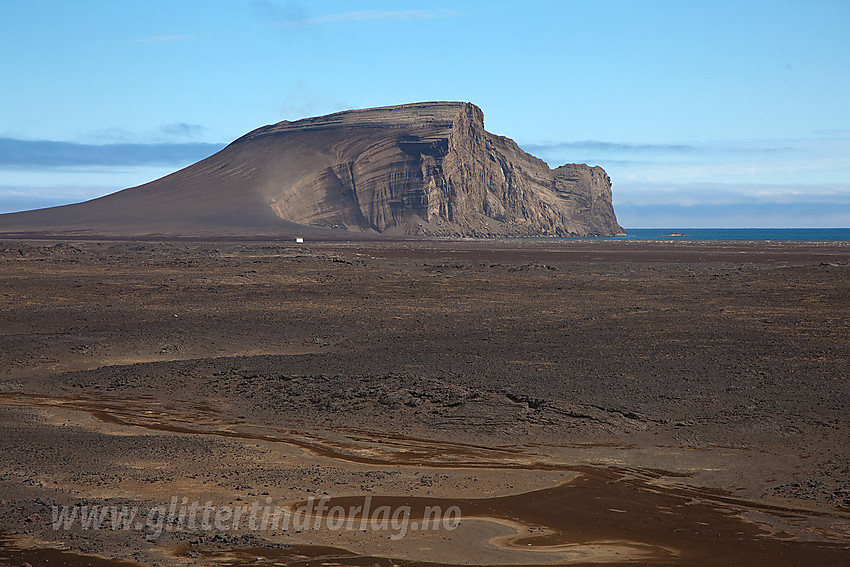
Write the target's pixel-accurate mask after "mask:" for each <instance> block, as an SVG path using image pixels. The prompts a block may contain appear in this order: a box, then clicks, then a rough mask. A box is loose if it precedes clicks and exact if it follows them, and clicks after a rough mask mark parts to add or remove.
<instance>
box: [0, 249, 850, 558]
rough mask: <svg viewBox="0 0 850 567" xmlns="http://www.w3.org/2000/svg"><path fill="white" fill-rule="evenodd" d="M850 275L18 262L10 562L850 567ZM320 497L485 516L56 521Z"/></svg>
mask: <svg viewBox="0 0 850 567" xmlns="http://www.w3.org/2000/svg"><path fill="white" fill-rule="evenodd" d="M848 270H850V249H848V246H847V245H846V243H755V244H740V243H704V242H702V243H701V242H693V243H692V242H664V243H643V242H622V241H619V242H615V241H567V242H563V241H554V242H553V241H525V240H520V241H516V240H504V241H463V242H450V241H445V242H442V241H439V242H438V241H405V242H380V241H379V242H366V241H361V242H350V243H343V242H336V243H334V242H325V243H315V242H312V243H311V242H307V243H305V244H303V245H296V244H294V243H281V242H271V241H268V242H248V241H244V242H224V241H209V242H200V241H193V242H185V241H183V242H181V241H96V240H89V241H76V242H58V241H38V242H33V241H30V242H28V241H20V240H19V241H7V242H3V243H0V290H2V291H0V302H2V303H0V307H1V308H0V330H2V332H0V432H2V435H0V499H2V507H0V565H16V566H19V565H20V564H21V563H23V562H29V563H31V564H32V565H37V564H38V565H40V564H43V560H45V559H47V560H48V562H49V563H50V564H57V563H58V564H65V565H79V566H81V567H83V566H85V565H89V564H96V565H99V566H103V567H106V566H107V565H113V566H115V567H118V566H119V565H122V564H120V563H117V562H115V561H112V562H99V561H98V560H96V559H92V558H91V557H90V556H87V555H81V554H92V553H94V554H99V555H101V556H104V557H107V558H109V559H112V560H119V559H120V560H131V561H138V562H140V563H142V564H144V565H169V566H172V565H173V566H175V567H176V566H178V565H179V566H184V565H211V564H216V565H229V566H233V567H236V566H242V565H244V566H248V565H253V566H264V565H270V564H284V565H304V566H307V565H319V564H322V563H334V564H340V565H385V566H387V567H389V566H391V565H408V566H415V565H434V564H441V565H459V564H470V563H474V564H477V565H552V564H596V565H599V564H608V565H625V564H634V563H636V562H637V563H644V564H664V565H671V564H672V565H731V564H746V565H764V566H770V567H779V566H783V565H788V566H792V565H802V564H812V565H820V566H826V565H834V566H841V565H846V564H847V561H848V558H850V468H848V462H850V420H848V417H847V416H848V412H847V410H848V407H850V376H848V371H847V369H848V367H850V364H848V362H849V361H850V342H848V336H850V328H848V322H849V321H850V299H848V296H847V293H846V283H847V281H848ZM312 496H328V497H329V498H331V499H332V500H331V502H332V503H337V502H339V503H350V502H352V501H357V499H361V500H362V499H363V498H364V497H365V496H371V497H373V498H375V499H376V500H375V501H376V502H380V503H387V504H388V505H389V504H394V503H395V504H398V503H407V504H410V505H411V506H413V507H414V510H418V509H419V508H421V507H422V506H424V505H427V504H434V503H439V504H440V505H441V506H443V507H444V508H445V507H447V506H449V505H455V506H458V507H459V508H460V509H461V510H462V511H463V520H462V521H461V524H460V527H459V528H458V529H457V530H454V531H438V532H427V533H425V532H422V531H419V532H415V533H410V534H408V535H407V536H406V537H404V538H402V539H397V540H393V539H391V538H390V535H391V534H390V533H388V532H386V531H383V532H382V531H374V530H356V531H332V530H313V529H293V528H290V529H285V530H256V529H255V530H252V529H248V528H247V527H244V526H243V527H242V528H240V529H239V530H227V529H220V530H191V529H187V528H185V527H183V528H180V529H173V530H169V531H167V532H166V533H162V534H159V535H157V537H149V536H150V535H151V534H150V533H149V530H148V531H145V530H142V529H140V530H129V531H128V530H120V529H119V530H113V529H111V528H105V529H101V530H93V529H83V528H81V527H80V526H79V525H76V526H72V527H71V528H69V529H59V530H56V529H53V527H52V513H53V512H52V509H53V508H52V507H53V506H61V505H67V506H73V505H77V506H81V505H86V506H107V505H113V506H136V505H138V506H141V507H142V509H143V510H144V509H150V508H151V507H155V506H156V505H159V504H160V503H163V502H166V503H167V502H168V501H169V499H171V498H173V497H179V498H187V499H189V500H192V499H198V500H200V501H206V500H210V501H212V502H214V503H215V504H216V505H226V506H239V505H247V504H249V503H251V502H252V501H255V500H257V499H262V500H263V501H265V500H264V499H266V498H269V499H274V501H275V502H287V503H297V502H303V501H305V500H306V499H308V498H310V497H312ZM45 548H47V550H45ZM58 550H64V551H58Z"/></svg>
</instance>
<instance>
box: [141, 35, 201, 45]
mask: <svg viewBox="0 0 850 567" xmlns="http://www.w3.org/2000/svg"><path fill="white" fill-rule="evenodd" d="M191 39H192V36H189V35H154V36H150V37H141V38H138V39H133V40H131V41H132V42H133V43H168V42H175V41H189V40H191Z"/></svg>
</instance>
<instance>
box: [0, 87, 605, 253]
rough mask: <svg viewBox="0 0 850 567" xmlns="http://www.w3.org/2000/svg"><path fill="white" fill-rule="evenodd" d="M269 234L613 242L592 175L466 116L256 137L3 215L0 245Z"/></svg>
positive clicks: (408, 109) (452, 110) (384, 118)
mask: <svg viewBox="0 0 850 567" xmlns="http://www.w3.org/2000/svg"><path fill="white" fill-rule="evenodd" d="M39 225H40V226H44V225H49V228H50V229H51V231H53V232H57V231H59V232H62V231H65V232H76V233H80V232H92V233H98V232H99V233H104V234H111V233H126V234H140V233H156V234H211V233H220V234H256V235H262V234H275V233H285V232H291V231H293V230H297V229H298V227H299V226H302V227H312V229H316V230H319V229H332V230H335V231H357V232H369V233H384V234H390V235H429V236H540V235H545V236H579V235H581V236H584V235H613V234H617V233H620V232H622V229H621V228H620V227H619V225H618V224H617V220H616V217H615V215H614V210H613V207H612V205H611V183H610V180H609V178H608V176H607V174H606V173H605V171H604V170H602V169H601V168H599V167H593V168H591V167H588V166H586V165H564V166H561V167H559V168H557V169H555V170H551V169H550V168H549V167H548V166H547V165H546V163H544V162H543V161H541V160H539V159H537V158H535V157H533V156H531V155H529V154H527V153H525V152H523V151H522V150H521V149H520V148H519V147H518V146H517V145H516V144H515V143H514V142H513V141H512V140H510V139H508V138H503V137H500V136H495V135H493V134H490V133H489V132H487V131H485V130H484V117H483V113H482V112H481V110H480V109H479V108H478V107H476V106H474V105H472V104H469V103H459V102H436V103H421V104H409V105H402V106H394V107H385V108H375V109H368V110H354V111H346V112H340V113H336V114H331V115H328V116H322V117H317V118H308V119H305V120H299V121H296V122H281V123H278V124H274V125H271V126H266V127H263V128H259V129H257V130H254V131H253V132H250V133H248V134H246V135H245V136H243V137H242V138H239V139H238V140H236V141H235V142H233V143H232V144H230V145H229V146H227V147H226V148H225V149H223V150H222V151H221V152H219V153H217V154H215V155H214V156H211V157H209V158H207V159H205V160H203V161H201V162H199V163H197V164H195V165H193V166H190V167H188V168H186V169H183V170H181V171H178V172H176V173H174V174H172V175H169V176H167V177H164V178H162V179H159V180H157V181H154V182H151V183H148V184H146V185H142V186H140V187H135V188H132V189H127V190H124V191H120V192H118V193H115V194H112V195H108V196H106V197H103V198H101V199H95V200H93V201H89V202H86V203H81V204H78V205H70V206H66V207H56V208H53V209H44V210H41V211H33V212H28V213H16V214H14V215H0V231H6V232H9V231H14V230H16V229H17V230H26V228H25V227H29V228H30V229H31V230H35V229H34V228H33V227H37V226H39Z"/></svg>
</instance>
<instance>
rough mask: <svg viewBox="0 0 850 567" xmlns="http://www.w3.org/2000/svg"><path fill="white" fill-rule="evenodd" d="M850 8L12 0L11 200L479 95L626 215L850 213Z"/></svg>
mask: <svg viewBox="0 0 850 567" xmlns="http://www.w3.org/2000/svg"><path fill="white" fill-rule="evenodd" d="M848 29H850V2H848V1H845V0H835V1H817V0H815V1H805V2H804V1H802V0H801V1H799V2H783V1H781V0H773V1H764V2H762V1H756V0H753V1H744V2H740V1H737V2H723V1H716V0H714V1H705V2H700V1H686V0H681V1H675V2H656V1H651V0H645V1H641V2H637V1H621V2H617V1H604V0H602V1H578V0H563V1H536V2H535V1H533V0H532V1H525V2H520V1H517V2H507V1H496V0H490V1H481V2H474V1H468V2H464V1H460V0H456V1H454V2H443V1H440V0H432V1H429V2H427V3H425V2H403V1H395V2H380V1H363V2H355V1H350V2H342V1H336V2H331V1H303V2H296V1H292V2H290V1H286V0H229V1H227V0H223V1H221V2H210V1H209V0H197V1H196V0H180V1H174V0H169V1H160V0H144V1H136V0H121V1H117V0H114V1H112V0H111V1H107V0H103V1H85V0H74V1H68V0H53V1H51V0H0V32H2V33H0V54H2V56H0V77H2V82H0V212H9V211H14V210H22V209H28V208H35V207H40V206H51V205H56V204H62V203H69V202H76V201H80V200H85V199H89V198H93V197H97V196H100V195H103V194H107V193H111V192H113V191H116V190H119V189H122V188H125V187H130V186H134V185H138V184H141V183H144V182H146V181H150V180H153V179H155V178H157V177H161V176H162V175H165V174H167V173H170V172H172V171H174V170H176V169H179V168H181V167H184V166H186V165H189V164H191V163H193V162H195V161H197V160H199V159H201V158H203V157H205V156H207V155H210V154H211V153H213V152H215V151H216V150H217V149H219V148H221V147H223V146H224V145H225V144H226V143H228V142H230V141H232V140H233V139H235V138H237V137H239V136H241V135H242V134H244V133H246V132H248V131H250V130H253V129H254V128H257V127H259V126H262V125H265V124H270V123H274V122H278V121H280V120H294V119H298V118H303V117H307V116H314V115H320V114H326V113H329V112H335V111H338V110H342V109H348V108H364V107H372V106H383V105H390V104H401V103H405V102H416V101H425V100H465V101H471V102H473V103H475V104H477V105H478V106H480V107H481V108H482V109H483V110H484V114H485V124H486V127H487V129H488V130H489V131H491V132H494V133H496V134H500V135H504V136H508V137H510V138H513V139H514V140H516V141H517V142H518V143H519V144H520V145H521V146H522V147H523V148H524V149H526V150H527V151H529V152H531V153H533V154H535V155H537V156H539V157H541V158H543V159H545V160H546V161H547V162H549V164H550V165H551V166H553V167H555V166H557V165H560V164H562V163H568V162H569V163H576V162H577V163H589V164H592V165H600V166H602V167H604V168H605V169H606V171H608V173H609V174H610V176H611V178H612V181H613V184H614V205H615V210H616V212H617V214H618V217H619V219H620V222H621V224H622V225H623V226H625V227H634V228H636V227H652V226H660V227H667V226H676V227H696V226H706V227H712V226H716V227H724V226H768V227H771V226H776V227H781V226H843V227H847V226H850V104H848V101H850V34H848V33H847V30H848Z"/></svg>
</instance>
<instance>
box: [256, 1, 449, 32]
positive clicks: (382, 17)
mask: <svg viewBox="0 0 850 567" xmlns="http://www.w3.org/2000/svg"><path fill="white" fill-rule="evenodd" d="M260 6H262V8H263V10H262V11H263V12H264V13H265V14H266V15H267V16H272V17H273V19H272V18H269V19H270V23H269V25H272V26H276V27H298V26H309V25H319V24H330V23H336V22H369V21H372V22H374V21H399V20H437V19H443V18H454V17H457V16H460V15H462V13H461V12H459V11H457V10H449V9H433V10H359V11H355V12H340V13H336V14H325V15H323V16H313V17H310V16H307V15H306V13H305V12H304V11H303V9H301V8H300V7H297V6H293V5H288V6H287V7H286V8H285V9H281V8H278V7H276V6H275V5H270V4H269V3H268V2H262V3H260Z"/></svg>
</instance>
